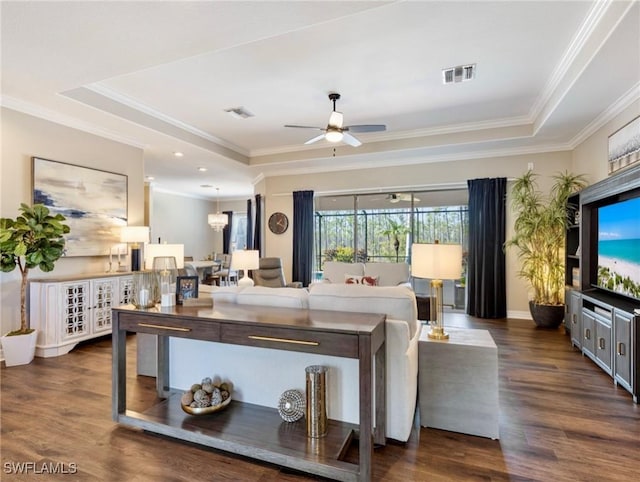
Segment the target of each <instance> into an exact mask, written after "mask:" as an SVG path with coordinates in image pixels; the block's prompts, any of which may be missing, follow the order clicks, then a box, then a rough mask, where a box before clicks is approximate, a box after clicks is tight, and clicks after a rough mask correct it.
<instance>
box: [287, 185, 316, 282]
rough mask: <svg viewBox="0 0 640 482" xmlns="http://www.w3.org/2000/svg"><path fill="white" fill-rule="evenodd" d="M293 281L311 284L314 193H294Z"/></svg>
mask: <svg viewBox="0 0 640 482" xmlns="http://www.w3.org/2000/svg"><path fill="white" fill-rule="evenodd" d="M292 270H293V273H292V278H293V281H300V282H302V284H303V286H309V284H310V283H311V274H312V270H313V191H294V192H293V266H292Z"/></svg>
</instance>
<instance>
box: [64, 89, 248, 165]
mask: <svg viewBox="0 0 640 482" xmlns="http://www.w3.org/2000/svg"><path fill="white" fill-rule="evenodd" d="M82 88H84V89H87V90H90V91H92V92H94V93H96V94H98V95H101V96H103V97H106V98H107V99H110V100H111V101H113V102H117V103H119V104H123V105H126V106H127V107H129V108H130V109H133V110H137V111H139V112H142V113H144V114H146V115H148V116H150V117H153V118H155V119H158V120H159V121H162V122H166V123H167V124H171V125H172V126H174V127H177V128H178V129H181V130H183V131H186V132H189V133H190V134H193V135H195V136H198V137H201V138H202V139H205V140H207V141H209V142H213V143H214V144H218V145H220V146H222V147H225V148H226V149H231V150H232V151H235V152H237V153H238V154H242V155H243V156H247V157H248V156H249V152H248V151H247V150H246V149H244V148H242V147H240V146H237V145H235V144H233V143H231V142H229V141H225V140H224V139H221V138H219V137H216V136H214V135H211V134H209V133H208V132H205V131H203V130H200V129H198V128H197V127H194V126H192V125H190V124H187V123H185V122H182V121H179V120H178V119H175V118H174V117H171V116H168V115H166V114H163V113H162V112H160V111H157V110H155V109H152V108H151V107H149V106H147V105H145V104H143V103H141V102H138V101H137V100H134V99H132V98H131V97H128V96H126V95H124V94H121V93H120V92H117V91H115V90H113V89H110V88H109V87H107V86H105V85H104V84H102V83H100V82H96V83H94V84H89V85H85V86H83V87H82ZM63 95H64V93H63Z"/></svg>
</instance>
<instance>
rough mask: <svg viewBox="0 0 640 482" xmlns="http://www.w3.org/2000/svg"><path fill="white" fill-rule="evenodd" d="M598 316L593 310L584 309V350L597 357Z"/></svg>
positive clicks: (591, 356) (585, 352) (587, 353)
mask: <svg viewBox="0 0 640 482" xmlns="http://www.w3.org/2000/svg"><path fill="white" fill-rule="evenodd" d="M595 328H596V317H595V315H594V314H593V311H590V310H586V309H583V310H582V352H583V353H584V354H585V355H588V356H589V357H590V358H593V359H595V356H596V353H595V346H596V344H595V338H596V330H595Z"/></svg>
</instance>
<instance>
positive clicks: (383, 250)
mask: <svg viewBox="0 0 640 482" xmlns="http://www.w3.org/2000/svg"><path fill="white" fill-rule="evenodd" d="M408 196H411V195H410V194H409V195H408ZM363 197H364V196H357V199H355V202H354V197H353V196H349V198H350V201H349V202H345V203H344V205H345V206H350V205H353V206H357V205H360V204H365V203H364V202H361V199H362V198H363ZM385 199H386V198H385ZM409 199H411V197H409ZM414 199H416V200H417V198H414ZM319 204H321V205H322V204H323V203H319ZM325 204H326V203H325ZM387 204H389V203H387ZM390 206H392V207H387V208H385V207H372V208H367V209H362V208H358V207H356V208H355V209H353V208H347V209H335V210H323V209H321V208H320V209H316V212H315V246H314V250H315V267H314V269H315V270H316V271H318V272H319V271H322V267H323V265H324V262H325V261H344V262H366V261H369V262H402V261H404V262H409V261H410V258H409V257H410V249H411V243H412V242H416V243H433V242H435V241H436V240H438V241H439V242H441V243H447V244H462V246H463V251H465V252H466V251H467V245H468V225H469V222H468V210H467V206H440V207H428V206H425V207H422V206H416V205H415V203H414V207H413V208H411V203H408V206H407V205H403V206H398V204H397V203H395V204H391V205H390ZM356 240H357V241H356Z"/></svg>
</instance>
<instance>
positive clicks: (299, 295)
mask: <svg viewBox="0 0 640 482" xmlns="http://www.w3.org/2000/svg"><path fill="white" fill-rule="evenodd" d="M236 303H238V304H239V305H261V306H281V307H283V308H303V309H307V308H309V294H308V293H307V290H303V289H299V288H269V287H267V286H251V287H248V288H244V289H243V290H242V291H241V292H240V293H238V294H237V296H236Z"/></svg>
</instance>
